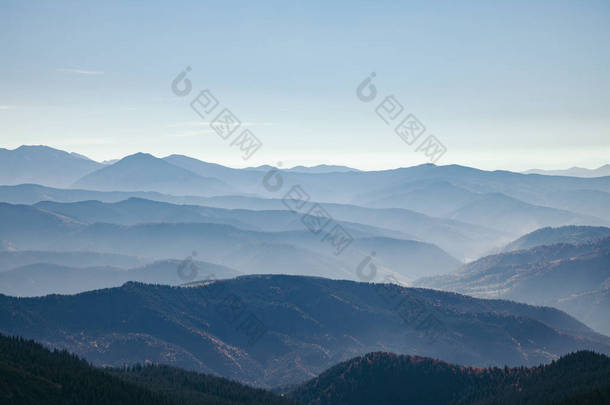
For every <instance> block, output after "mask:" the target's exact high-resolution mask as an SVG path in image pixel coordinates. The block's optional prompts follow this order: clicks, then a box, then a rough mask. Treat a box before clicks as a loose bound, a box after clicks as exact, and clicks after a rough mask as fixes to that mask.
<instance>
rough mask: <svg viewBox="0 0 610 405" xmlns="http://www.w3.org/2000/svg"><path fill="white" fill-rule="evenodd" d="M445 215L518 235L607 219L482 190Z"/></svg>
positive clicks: (598, 222)
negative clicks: (474, 197) (477, 196)
mask: <svg viewBox="0 0 610 405" xmlns="http://www.w3.org/2000/svg"><path fill="white" fill-rule="evenodd" d="M448 217H449V218H452V219H456V220H458V221H462V222H468V223H471V224H476V225H481V226H488V227H491V228H495V229H502V230H505V231H507V232H511V233H512V234H521V235H522V234H524V233H526V232H531V231H532V230H534V229H539V228H542V227H544V226H560V225H568V224H578V225H598V224H603V223H604V222H606V221H604V220H602V219H599V218H595V217H591V216H587V215H581V214H575V213H572V212H569V211H565V210H559V209H556V208H549V207H541V206H535V205H531V204H527V203H525V202H522V201H519V200H517V199H515V198H511V197H508V196H506V195H504V194H501V193H492V194H485V195H483V196H481V197H480V198H477V199H475V200H474V201H472V202H470V203H468V204H466V205H464V206H462V207H460V208H459V209H457V210H455V211H453V212H451V213H450V214H448Z"/></svg>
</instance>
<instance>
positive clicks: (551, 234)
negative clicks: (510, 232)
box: [504, 225, 610, 252]
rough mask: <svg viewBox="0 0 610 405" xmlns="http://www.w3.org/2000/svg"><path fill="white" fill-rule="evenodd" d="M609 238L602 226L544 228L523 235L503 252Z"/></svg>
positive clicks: (608, 232) (608, 231)
mask: <svg viewBox="0 0 610 405" xmlns="http://www.w3.org/2000/svg"><path fill="white" fill-rule="evenodd" d="M608 236H610V228H608V227H603V226H597V227H594V226H574V225H572V226H563V227H559V228H552V227H546V228H541V229H537V230H535V231H534V232H530V233H528V234H526V235H523V236H522V237H520V238H519V239H517V240H515V241H513V242H511V243H509V244H508V245H506V246H505V247H504V251H505V252H510V251H513V250H523V249H529V248H532V247H535V246H540V245H554V244H556V243H568V244H580V243H586V242H592V241H595V240H598V239H603V238H606V237H608Z"/></svg>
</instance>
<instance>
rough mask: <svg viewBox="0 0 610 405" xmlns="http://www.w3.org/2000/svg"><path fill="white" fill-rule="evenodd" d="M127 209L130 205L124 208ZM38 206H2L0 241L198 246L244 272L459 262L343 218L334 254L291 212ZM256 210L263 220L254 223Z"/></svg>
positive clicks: (153, 253)
mask: <svg viewBox="0 0 610 405" xmlns="http://www.w3.org/2000/svg"><path fill="white" fill-rule="evenodd" d="M126 206H127V207H128V209H122V208H125V207H126ZM40 207H41V208H47V209H40V208H36V207H31V206H20V205H10V204H0V218H2V217H3V216H4V217H6V218H7V221H6V224H5V225H6V226H5V227H3V228H2V229H0V239H4V240H7V241H9V242H11V243H13V244H15V245H16V246H18V247H19V248H20V249H23V250H26V249H27V250H64V251H69V250H88V251H91V250H96V251H98V252H108V253H119V254H123V255H129V256H139V257H144V258H149V259H155V260H160V259H165V258H180V257H187V256H189V255H190V254H191V253H192V252H193V251H197V252H198V254H199V256H198V257H199V258H200V259H201V260H205V261H209V262H212V263H218V264H226V265H227V266H229V267H233V268H235V269H237V270H238V271H240V272H242V273H245V274H248V273H250V274H252V273H261V272H266V273H286V272H290V273H291V274H305V275H317V276H324V277H331V278H342V279H355V278H356V274H355V269H356V267H357V265H358V264H359V263H360V262H361V261H362V260H363V259H364V258H365V257H366V256H367V255H369V254H370V253H371V252H373V251H375V249H377V250H379V251H380V253H383V255H382V254H380V255H379V256H378V257H377V262H378V264H379V266H380V267H385V268H387V270H389V271H391V272H394V273H396V274H397V275H399V278H403V279H405V280H407V279H413V278H415V277H418V276H422V275H432V274H441V273H445V272H447V271H450V270H452V269H456V268H457V267H458V266H459V265H460V262H458V261H457V260H456V259H455V258H453V257H452V256H450V255H449V254H448V253H446V252H444V251H443V250H442V249H440V248H438V247H437V246H434V245H432V244H429V243H425V242H419V241H409V240H402V239H390V238H388V237H385V236H384V237H381V238H380V237H376V236H375V235H376V234H372V235H373V236H371V233H370V231H371V230H373V231H375V232H377V234H378V233H379V232H381V231H380V230H375V229H372V228H367V227H364V226H357V225H356V228H355V229H352V228H351V226H352V225H351V224H346V223H344V224H343V225H344V226H345V227H346V228H347V229H348V230H349V232H350V233H352V234H353V238H354V242H353V243H352V244H351V245H350V246H348V247H347V248H346V251H345V253H343V254H342V255H340V256H335V255H334V254H333V252H334V250H333V248H332V246H331V245H330V244H329V243H324V242H323V241H322V239H323V236H322V235H315V234H312V233H311V232H309V231H308V230H307V228H305V225H304V224H303V223H301V222H300V218H299V217H298V216H296V215H294V214H291V213H289V212H288V211H277V212H275V213H273V212H271V213H265V212H258V211H251V212H244V211H237V212H233V211H230V212H229V211H226V210H224V211H223V210H214V209H211V210H210V209H208V210H207V211H208V212H211V211H213V212H212V214H213V215H214V219H213V220H214V221H215V222H192V221H191V222H176V223H171V222H159V223H155V222H150V223H148V222H145V223H139V222H138V221H139V219H148V220H150V219H167V218H168V217H171V216H172V215H177V218H178V219H181V220H182V219H186V218H185V217H184V216H185V215H186V216H189V215H190V217H189V218H191V219H192V215H193V214H194V213H195V214H196V213H199V212H206V208H202V207H185V206H171V205H166V204H163V203H155V202H150V201H145V200H138V201H135V200H132V201H127V202H126V203H118V204H116V205H104V204H101V203H97V202H86V203H76V204H66V205H63V204H61V205H58V204H56V203H53V204H49V203H44V204H41V205H40ZM92 207H93V208H92ZM98 207H99V208H100V209H98ZM121 207H122V208H121ZM49 209H57V210H59V211H60V212H62V213H65V214H70V215H75V216H77V217H79V218H80V219H81V221H82V219H85V220H87V219H91V218H89V217H90V216H92V217H93V219H94V220H96V219H100V218H103V219H112V218H117V220H120V221H125V218H130V217H131V218H134V215H135V214H131V213H130V212H137V215H135V218H137V219H136V220H132V221H128V222H137V223H136V224H135V225H120V224H113V223H97V222H96V223H93V224H89V223H87V222H81V221H77V220H75V219H71V218H70V217H66V216H64V215H63V214H57V213H55V212H53V211H50V210H49ZM165 211H167V212H165ZM220 214H222V215H225V216H228V217H229V219H230V221H224V222H232V223H234V222H235V221H237V222H238V225H239V224H241V223H244V222H246V221H250V222H251V223H252V224H257V223H258V224H259V225H261V226H263V225H264V226H269V225H268V224H264V222H265V221H270V220H271V219H272V218H276V219H275V220H274V221H275V222H276V223H277V218H278V215H279V218H283V219H287V220H288V224H292V226H293V227H295V228H297V229H299V230H296V231H284V232H264V231H254V230H250V229H248V228H249V227H245V228H246V229H241V228H237V227H235V226H234V225H227V224H224V223H222V222H223V221H221V220H218V218H220V219H222V215H220ZM252 215H254V216H255V217H256V216H262V218H259V219H258V220H257V221H258V222H253V218H254V217H252ZM261 219H262V222H261ZM203 220H205V219H202V221H203ZM120 221H119V222H120ZM23 224H29V225H28V226H23ZM272 228H273V227H272ZM365 230H366V231H369V232H364V231H365ZM324 232H327V230H324ZM389 233H390V234H391V232H389ZM381 234H382V235H383V234H385V233H384V232H381ZM380 242H384V243H380ZM314 252H315V253H316V254H313V253H314Z"/></svg>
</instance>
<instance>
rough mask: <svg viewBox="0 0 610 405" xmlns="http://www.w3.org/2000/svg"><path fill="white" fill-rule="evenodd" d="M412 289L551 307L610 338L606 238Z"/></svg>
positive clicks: (478, 264) (525, 253)
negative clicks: (440, 291) (432, 290)
mask: <svg viewBox="0 0 610 405" xmlns="http://www.w3.org/2000/svg"><path fill="white" fill-rule="evenodd" d="M602 229H607V228H602ZM570 230H575V231H574V232H569V231H570ZM547 232H551V231H546V230H542V231H541V232H540V234H542V235H543V236H544V235H545V234H546V233H547ZM551 233H552V232H551ZM562 233H563V232H562ZM565 234H566V237H567V238H570V239H572V238H577V239H578V238H580V235H582V233H581V232H580V231H578V228H567V229H566V232H565ZM586 234H587V235H590V233H587V232H586ZM595 234H598V233H597V232H595ZM574 235H578V236H574ZM587 238H588V237H587ZM528 239H530V240H531V239H537V240H544V239H546V238H544V237H541V238H538V237H537V236H536V235H533V236H532V235H530V236H526V238H525V239H524V240H523V241H527V240H528ZM415 285H417V286H420V287H431V288H438V289H442V290H448V291H456V292H460V293H462V294H468V295H473V296H476V297H484V298H505V299H512V300H517V301H521V302H527V303H530V304H534V305H550V306H554V307H557V308H560V309H562V310H564V311H566V312H568V313H570V314H571V315H573V316H575V317H576V318H577V319H579V320H581V321H583V322H585V323H586V324H587V325H589V326H591V327H593V328H594V329H595V330H597V331H599V332H601V333H605V334H610V321H608V311H610V305H609V300H608V287H609V286H610V237H607V238H605V239H601V240H597V241H593V242H587V243H581V244H576V245H572V244H567V243H559V244H554V245H542V246H537V247H534V248H531V249H526V250H517V251H512V252H507V253H502V254H498V255H492V256H487V257H484V258H482V259H479V260H477V261H475V262H472V263H469V264H467V265H466V266H464V267H463V268H461V269H460V270H458V271H457V272H454V273H452V274H448V275H444V276H437V277H431V278H426V279H422V280H418V281H416V282H415Z"/></svg>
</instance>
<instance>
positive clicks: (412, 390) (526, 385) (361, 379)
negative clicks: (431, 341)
mask: <svg viewBox="0 0 610 405" xmlns="http://www.w3.org/2000/svg"><path fill="white" fill-rule="evenodd" d="M609 394H610V358H608V357H607V356H604V355H600V354H596V353H593V352H589V351H581V352H577V353H573V354H569V355H567V356H564V357H562V358H561V359H559V360H558V361H554V362H552V363H551V364H548V365H543V366H538V367H531V368H525V367H518V368H508V367H505V368H497V367H493V368H475V367H462V366H456V365H452V364H448V363H445V362H441V361H437V360H433V359H429V358H424V357H413V356H398V355H394V354H390V353H370V354H367V355H365V356H362V357H358V358H355V359H352V360H349V361H346V362H343V363H340V364H338V365H337V366H335V367H332V368H331V369H329V370H327V371H326V372H324V373H322V374H321V375H320V376H319V377H317V378H314V379H313V380H311V381H309V382H307V383H305V384H303V385H302V386H300V387H298V388H297V389H295V390H294V391H293V392H292V394H291V395H292V397H293V398H295V399H296V400H298V401H300V402H302V403H304V404H310V405H313V404H315V405H334V404H350V405H368V404H406V403H408V404H545V403H565V404H568V403H571V404H574V403H583V404H593V403H595V404H603V403H610V395H609Z"/></svg>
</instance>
